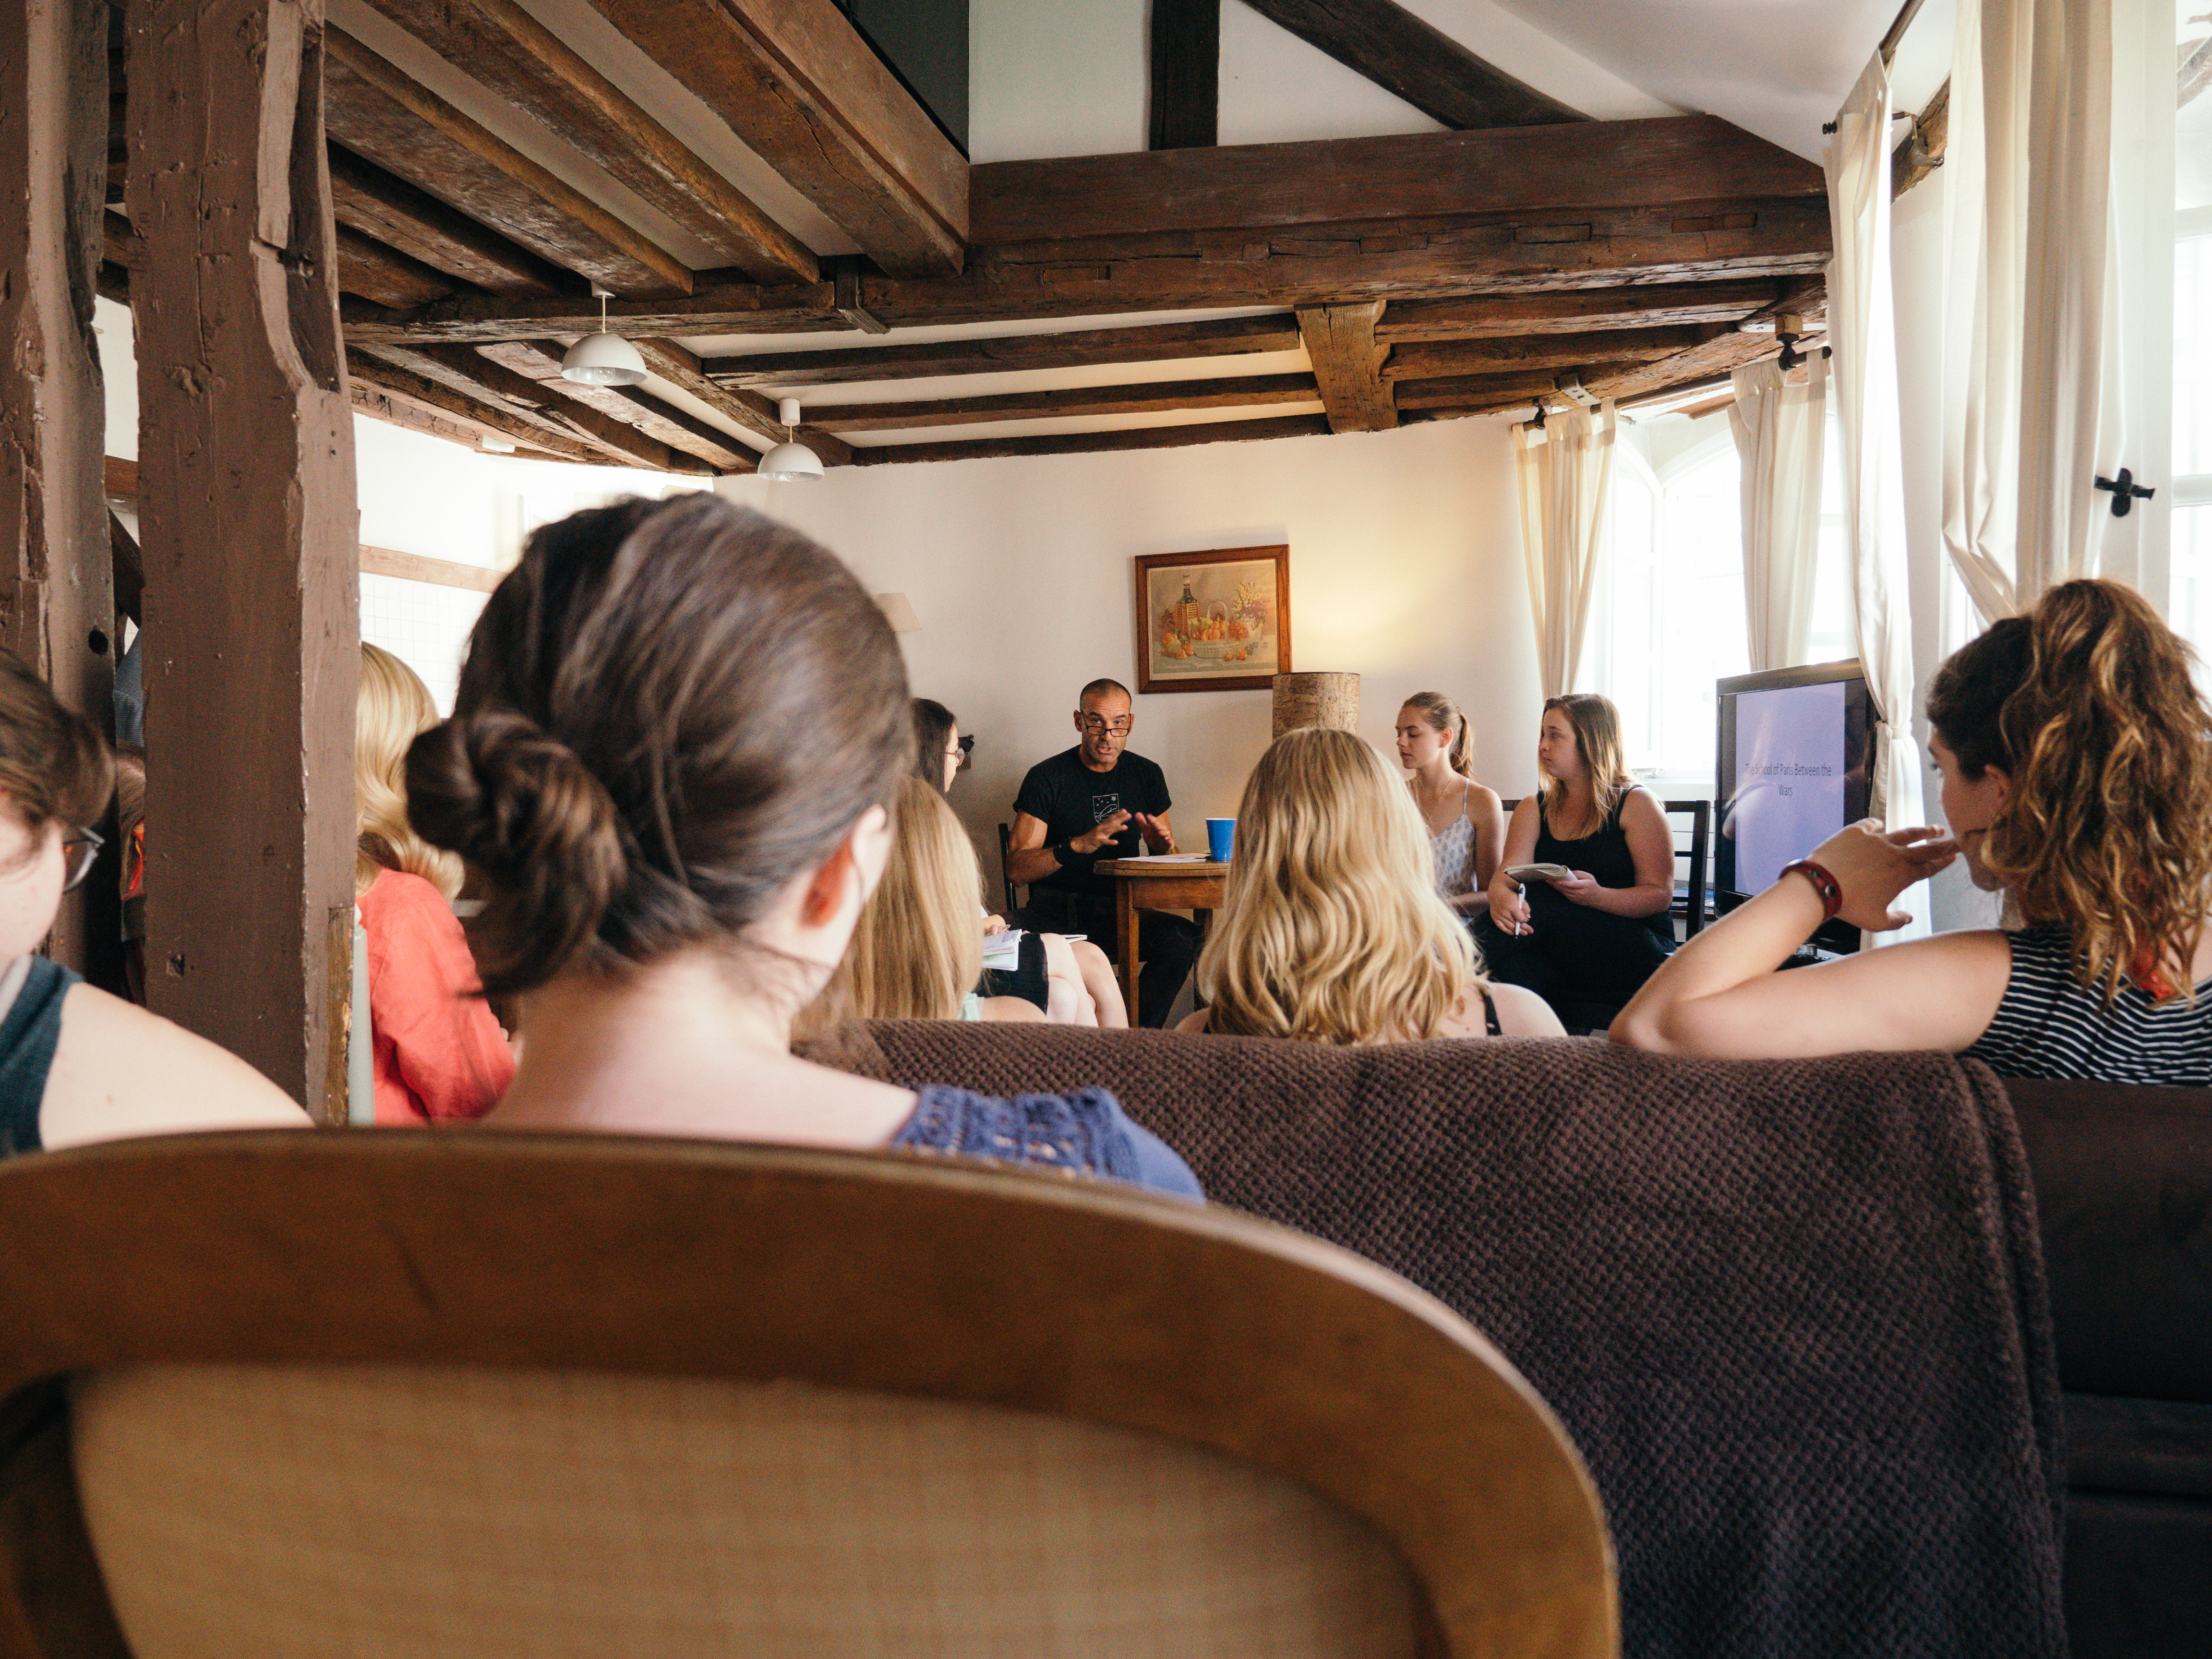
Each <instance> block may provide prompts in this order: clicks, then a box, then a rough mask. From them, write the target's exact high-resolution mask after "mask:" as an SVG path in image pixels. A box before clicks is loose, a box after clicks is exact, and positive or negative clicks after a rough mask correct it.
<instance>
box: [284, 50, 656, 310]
mask: <svg viewBox="0 0 2212 1659" xmlns="http://www.w3.org/2000/svg"><path fill="white" fill-rule="evenodd" d="M325 42H326V45H327V47H328V58H327V60H326V69H325V76H324V119H325V123H326V124H327V125H328V128H329V131H330V136H331V137H332V138H334V139H336V140H337V142H338V143H342V144H343V145H344V146H345V147H346V148H347V149H350V150H353V151H355V152H356V154H358V155H364V156H367V157H368V159H369V160H370V161H374V162H375V163H376V164H377V165H378V166H379V167H384V168H386V169H387V170H388V171H390V172H392V173H398V175H399V176H400V177H401V178H403V179H408V180H409V181H410V182H411V183H413V184H415V185H419V186H420V187H421V188H422V189H423V190H426V191H429V192H430V194H432V195H433V196H435V197H438V198H439V199H440V200H441V201H444V202H446V203H448V204H451V205H452V206H453V207H455V208H457V209H459V210H460V211H461V212H463V213H465V214H466V215H468V216H470V217H471V218H472V219H476V220H478V221H480V222H483V223H486V224H491V225H496V226H497V227H498V228H500V229H501V231H503V232H505V233H506V234H507V235H508V236H510V237H512V238H513V240H516V241H518V242H520V243H521V244H522V245H523V246H525V247H526V248H528V249H530V250H531V251H532V252H534V253H536V254H538V256H539V257H540V258H544V259H547V260H549V261H550V262H551V263H552V264H556V265H559V266H561V267H562V268H563V269H565V270H573V271H574V272H576V273H577V274H578V275H580V276H588V277H590V278H592V280H593V281H594V282H598V283H604V284H605V285H606V286H607V287H608V288H611V289H613V290H614V291H615V292H616V293H617V294H626V295H656V296H657V295H670V294H689V293H690V291H691V272H690V270H689V269H688V268H687V267H686V266H685V265H684V262H683V261H682V260H680V259H678V258H677V257H676V256H675V255H674V254H672V253H671V252H668V251H667V250H666V249H665V248H662V247H659V246H655V245H654V243H653V241H652V240H651V239H650V238H648V237H647V236H645V235H644V234H641V233H640V232H638V231H636V230H634V229H632V228H630V227H629V225H626V224H624V223H623V222H622V221H621V220H620V219H617V217H616V216H614V215H613V214H611V213H610V212H608V211H607V210H605V208H603V207H601V206H599V204H598V203H596V202H593V201H592V200H591V199H590V198H588V197H586V196H585V195H584V194H583V193H582V192H581V191H578V190H576V189H574V187H573V186H571V185H568V184H567V183H566V182H564V181H563V180H562V179H559V178H556V176H555V175H554V174H553V173H550V172H548V171H547V170H546V169H545V168H544V167H540V166H539V165H538V163H537V162H535V161H532V160H531V159H530V158H529V157H528V156H526V155H524V154H523V153H522V152H521V151H520V150H519V149H515V148H514V146H513V145H512V144H510V143H507V141H506V140H505V139H503V138H501V137H498V136H497V135H496V134H495V133H493V132H491V131H489V130H488V129H486V128H485V127H484V126H483V125H481V124H480V123H478V122H477V121H476V120H474V119H472V118H470V117H469V116H467V115H465V114H463V113H462V112H460V111H459V110H458V109H455V108H454V107H453V106H452V105H451V104H449V103H447V101H446V100H444V99H442V98H441V97H439V96H438V94H435V93H434V92H432V91H431V90H430V89H429V88H428V87H425V86H423V85H422V83H421V82H418V81H416V80H415V79H414V78H413V77H412V76H410V75H408V74H407V73H406V72H405V71H404V70H402V69H400V68H399V67H398V65H397V64H392V63H390V62H388V61H386V59H385V58H380V57H379V56H378V55H377V54H376V53H375V52H372V51H370V50H369V49H368V47H367V46H363V45H362V43H361V42H360V41H358V40H355V39H354V38H353V37H352V36H351V35H349V34H348V33H346V32H345V31H344V30H343V29H338V28H333V29H331V30H329V31H328V32H327V33H326V34H325Z"/></svg>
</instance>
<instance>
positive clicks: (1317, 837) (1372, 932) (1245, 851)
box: [1180, 726, 1559, 1046]
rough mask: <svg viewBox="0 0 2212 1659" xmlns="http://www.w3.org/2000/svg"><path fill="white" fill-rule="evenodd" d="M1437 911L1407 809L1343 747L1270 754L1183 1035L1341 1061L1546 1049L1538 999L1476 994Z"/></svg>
mask: <svg viewBox="0 0 2212 1659" xmlns="http://www.w3.org/2000/svg"><path fill="white" fill-rule="evenodd" d="M1480 969H1481V963H1480V959H1479V958H1478V957H1477V956H1476V955H1475V951H1474V945H1472V944H1471V943H1470V942H1469V940H1468V936H1467V930H1466V928H1464V927H1461V926H1460V925H1459V922H1458V919H1457V917H1456V916H1455V915H1454V913H1453V912H1452V910H1451V908H1450V907H1449V906H1448V905H1446V904H1445V903H1444V902H1443V899H1441V898H1440V897H1438V896H1437V890H1436V886H1435V883H1434V881H1433V879H1432V878H1431V872H1430V864H1429V849H1428V846H1427V839H1426V837H1425V836H1423V834H1422V833H1421V820H1420V817H1419V814H1418V813H1417V812H1415V811H1414V810H1413V799H1412V797H1411V796H1410V795H1408V794H1407V792H1406V790H1405V788H1404V787H1403V786H1402V785H1401V783H1400V782H1399V781H1398V780H1397V779H1396V778H1395V777H1393V776H1392V775H1390V772H1389V769H1388V768H1387V767H1385V766H1384V764H1383V757H1381V756H1380V755H1378V754H1376V752H1375V751H1374V750H1372V749H1370V748H1369V747H1368V746H1367V744H1366V743H1365V742H1364V741H1363V740H1362V739H1361V738H1358V737H1357V736H1355V735H1354V734H1352V732H1339V731H1334V730H1331V729H1328V728H1326V727H1322V726H1301V727H1299V728H1298V729H1297V730H1296V731H1291V732H1285V733H1283V735H1282V736H1281V737H1279V738H1276V739H1275V741H1274V743H1273V745H1272V746H1271V747H1270V748H1269V749H1268V750H1267V753H1266V754H1265V755H1262V756H1261V757H1260V763H1259V765H1258V766H1256V767H1255V768H1254V769H1253V771H1252V776H1251V779H1250V781H1249V782H1247V783H1246V784H1245V786H1244V798H1243V800H1242V801H1241V802H1240V803H1239V804H1238V805H1237V856H1236V858H1235V859H1234V860H1232V861H1231V864H1230V866H1229V884H1228V890H1227V892H1226V893H1225V895H1224V896H1223V900H1222V906H1221V909H1220V912H1219V913H1218V915H1216V916H1215V918H1214V927H1213V932H1212V935H1211V936H1210V937H1209V938H1208V939H1207V940H1206V950H1205V951H1204V953H1203V954H1202V955H1201V956H1200V957H1199V959H1198V986H1199V994H1200V996H1202V997H1204V998H1205V999H1206V1004H1207V1006H1206V1007H1203V1008H1201V1009H1200V1010H1199V1011H1198V1012H1196V1013H1194V1014H1193V1015H1191V1016H1190V1018H1188V1019H1186V1020H1185V1021H1183V1023H1182V1026H1181V1028H1180V1029H1182V1030H1186V1031H1214V1032H1220V1033H1225V1034H1227V1035H1229V1036H1273V1037H1291V1038H1293V1039H1295V1040H1297V1041H1299V1042H1329V1043H1336V1044H1340V1045H1344V1046H1351V1045H1355V1044H1359V1043H1366V1042H1408V1041H1414V1040H1418V1039H1421V1038H1426V1037H1480V1036H1559V1021H1558V1020H1557V1019H1556V1018H1553V1015H1552V1011H1551V1010H1550V1009H1548V1008H1547V1007H1546V1006H1544V1004H1543V1001H1542V1000H1541V999H1540V998H1538V997H1536V996H1535V995H1534V994H1531V993H1529V992H1527V991H1522V990H1518V989H1516V988H1515V987H1511V986H1498V985H1492V984H1490V983H1488V982H1487V981H1486V980H1484V979H1483V977H1482V975H1481V971H1480Z"/></svg>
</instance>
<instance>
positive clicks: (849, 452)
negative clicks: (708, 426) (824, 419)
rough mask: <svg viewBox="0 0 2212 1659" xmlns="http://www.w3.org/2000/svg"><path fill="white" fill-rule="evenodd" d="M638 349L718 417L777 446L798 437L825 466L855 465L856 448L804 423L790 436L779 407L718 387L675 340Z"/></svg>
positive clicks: (673, 383)
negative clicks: (784, 426)
mask: <svg viewBox="0 0 2212 1659" xmlns="http://www.w3.org/2000/svg"><path fill="white" fill-rule="evenodd" d="M637 349H638V355H639V356H641V357H643V358H644V359H645V366H646V367H647V368H649V369H651V370H652V371H653V373H654V374H657V375H659V377H660V378H661V379H662V380H665V381H667V382H668V384H669V385H671V386H674V387H676V388H677V389H678V391H680V392H690V394H691V395H692V396H693V397H695V398H697V399H698V400H699V401H700V402H701V403H702V404H706V405H707V407H708V408H709V409H711V410H714V412H715V413H716V414H717V415H720V416H726V418H728V419H729V420H732V421H734V422H736V423H737V424H738V425H739V426H741V427H743V428H744V429H745V430H746V431H748V432H753V433H757V434H759V435H761V436H762V437H763V438H766V439H769V441H772V442H775V443H781V442H782V441H784V439H785V438H786V437H787V436H796V437H797V438H798V440H799V442H801V443H803V444H805V446H806V447H808V448H810V449H811V450H812V451H813V452H814V453H815V454H816V455H817V456H818V457H819V458H820V459H821V461H822V465H824V466H847V465H851V463H852V459H853V447H852V445H850V444H848V443H847V442H846V441H844V440H843V439H842V438H840V437H838V436H837V435H836V434H834V433H829V432H824V431H823V429H822V428H820V427H817V426H811V425H808V424H805V423H804V422H802V423H801V424H800V425H799V428H798V429H797V431H796V432H795V433H793V434H787V433H786V432H785V430H784V428H783V423H782V421H781V419H780V418H779V411H778V410H777V408H776V406H775V404H772V403H770V402H769V400H768V399H767V398H763V396H761V394H760V393H759V392H750V391H747V390H746V389H745V388H744V387H742V386H717V385H715V384H714V381H712V380H708V378H707V377H706V375H705V374H703V373H702V372H701V368H700V364H699V359H698V358H697V357H696V356H693V355H692V353H691V350H690V348H689V347H687V346H684V345H680V344H678V343H677V342H676V341H674V340H640V341H638V342H637Z"/></svg>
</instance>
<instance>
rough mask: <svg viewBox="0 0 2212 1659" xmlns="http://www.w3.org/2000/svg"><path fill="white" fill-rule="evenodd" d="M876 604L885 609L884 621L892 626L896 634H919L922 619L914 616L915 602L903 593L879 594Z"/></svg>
mask: <svg viewBox="0 0 2212 1659" xmlns="http://www.w3.org/2000/svg"><path fill="white" fill-rule="evenodd" d="M876 603H877V604H878V605H880V606H882V607H883V612H884V621H885V622H887V623H890V625H891V632H892V633H894V634H919V633H921V617H917V616H915V614H914V604H913V601H911V600H910V599H908V598H907V596H906V595H905V594H903V593H878V594H877V595H876Z"/></svg>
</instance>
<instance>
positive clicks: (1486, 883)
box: [1397, 691, 1505, 919]
mask: <svg viewBox="0 0 2212 1659" xmlns="http://www.w3.org/2000/svg"><path fill="white" fill-rule="evenodd" d="M1397 735H1398V764H1399V765H1401V766H1402V767H1404V768H1405V769H1407V771H1409V772H1411V773H1412V774H1413V776H1412V777H1410V778H1408V779H1407V780H1406V787H1407V789H1409V790H1410V791H1412V792H1413V805H1416V806H1418V807H1419V808H1420V811H1421V821H1422V823H1423V825H1424V827H1425V828H1426V829H1427V830H1428V832H1429V860H1430V863H1431V866H1432V867H1433V868H1434V870H1435V872H1436V878H1437V894H1438V896H1441V897H1442V898H1443V902H1445V903H1446V904H1449V905H1450V906H1451V908H1453V909H1454V910H1455V911H1457V912H1458V913H1459V915H1461V917H1462V918H1463V919H1464V918H1470V917H1473V916H1474V915H1476V914H1477V913H1479V912H1480V911H1482V910H1485V909H1487V908H1489V905H1490V891H1489V889H1490V878H1491V877H1492V876H1493V875H1495V874H1496V873H1497V872H1498V854H1499V853H1500V851H1501V850H1502V849H1503V848H1504V845H1505V806H1504V803H1503V802H1502V801H1500V800H1499V799H1498V792H1497V791H1496V790H1495V789H1492V788H1489V787H1486V786H1485V785H1482V784H1480V783H1477V782H1476V781H1474V773H1473V771H1472V770H1471V769H1472V768H1473V766H1474V738H1473V737H1472V736H1471V735H1469V733H1468V725H1467V716H1466V715H1465V714H1462V713H1461V712H1460V708H1459V705H1458V704H1457V703H1455V702H1453V701H1452V700H1451V699H1450V698H1449V697H1447V696H1444V695H1443V692H1441V691H1416V692H1414V693H1413V696H1410V697H1408V698H1407V699H1406V705H1405V707H1404V708H1401V709H1400V710H1399V711H1398V732H1397Z"/></svg>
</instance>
